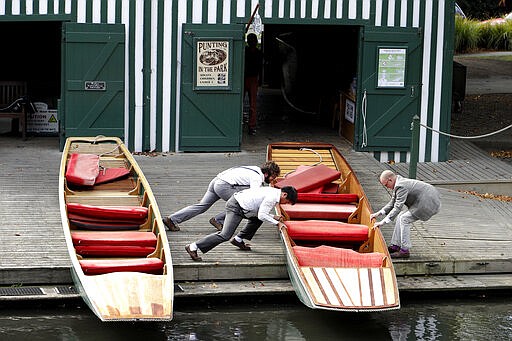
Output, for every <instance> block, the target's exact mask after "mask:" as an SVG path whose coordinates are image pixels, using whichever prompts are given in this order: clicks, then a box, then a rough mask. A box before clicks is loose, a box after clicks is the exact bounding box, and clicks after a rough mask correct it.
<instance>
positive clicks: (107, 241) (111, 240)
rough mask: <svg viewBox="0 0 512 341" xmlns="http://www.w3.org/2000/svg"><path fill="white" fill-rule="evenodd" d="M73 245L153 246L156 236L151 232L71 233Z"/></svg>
mask: <svg viewBox="0 0 512 341" xmlns="http://www.w3.org/2000/svg"><path fill="white" fill-rule="evenodd" d="M71 238H72V239H73V245H80V246H85V245H111V246H113V245H124V246H155V245H156V235H155V234H154V233H153V232H133V231H131V232H117V231H106V232H79V231H74V232H71Z"/></svg>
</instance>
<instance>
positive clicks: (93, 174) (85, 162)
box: [66, 153, 100, 186]
mask: <svg viewBox="0 0 512 341" xmlns="http://www.w3.org/2000/svg"><path fill="white" fill-rule="evenodd" d="M99 173H100V157H99V156H98V155H94V154H78V153H73V154H71V155H70V156H69V160H68V164H67V166H66V181H67V182H68V183H70V184H73V185H78V186H93V185H94V182H95V181H96V178H97V177H98V174H99Z"/></svg>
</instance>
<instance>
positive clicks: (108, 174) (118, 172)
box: [94, 167, 130, 185]
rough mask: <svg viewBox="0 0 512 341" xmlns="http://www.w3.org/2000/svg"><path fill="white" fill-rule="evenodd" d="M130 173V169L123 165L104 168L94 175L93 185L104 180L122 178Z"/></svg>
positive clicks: (104, 181)
mask: <svg viewBox="0 0 512 341" xmlns="http://www.w3.org/2000/svg"><path fill="white" fill-rule="evenodd" d="M128 174H130V171H129V170H128V169H126V168H124V167H121V168H105V169H102V170H101V171H100V173H99V174H98V176H97V177H96V182H95V183H94V184H95V185H99V184H103V183H106V182H110V181H114V180H118V179H121V178H124V177H125V176H127V175H128Z"/></svg>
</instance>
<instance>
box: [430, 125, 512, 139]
mask: <svg viewBox="0 0 512 341" xmlns="http://www.w3.org/2000/svg"><path fill="white" fill-rule="evenodd" d="M420 126H422V127H424V128H427V129H429V130H432V131H433V132H435V133H438V134H441V135H445V136H449V137H453V138H456V139H466V140H469V139H480V138H483V137H489V136H492V135H496V134H499V133H501V132H504V131H505V130H507V129H510V128H512V124H511V125H509V126H507V127H505V128H502V129H499V130H496V131H493V132H490V133H487V134H483V135H477V136H460V135H453V134H449V133H446V132H444V131H440V130H437V129H434V128H432V127H429V126H427V125H425V124H423V123H420Z"/></svg>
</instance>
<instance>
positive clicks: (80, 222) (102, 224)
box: [68, 214, 143, 231]
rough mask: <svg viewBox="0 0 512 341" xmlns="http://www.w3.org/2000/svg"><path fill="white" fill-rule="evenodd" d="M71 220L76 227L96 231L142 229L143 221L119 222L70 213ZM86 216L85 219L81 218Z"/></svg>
mask: <svg viewBox="0 0 512 341" xmlns="http://www.w3.org/2000/svg"><path fill="white" fill-rule="evenodd" d="M68 216H69V222H70V223H71V224H73V225H74V227H76V228H79V229H84V230H94V231H119V230H121V231H125V230H138V229H140V225H141V224H142V223H143V222H142V223H141V222H134V221H129V222H119V221H98V220H96V219H89V218H88V217H80V216H77V215H74V214H69V215H68ZM77 218H78V219H77ZM81 218H85V219H81Z"/></svg>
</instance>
